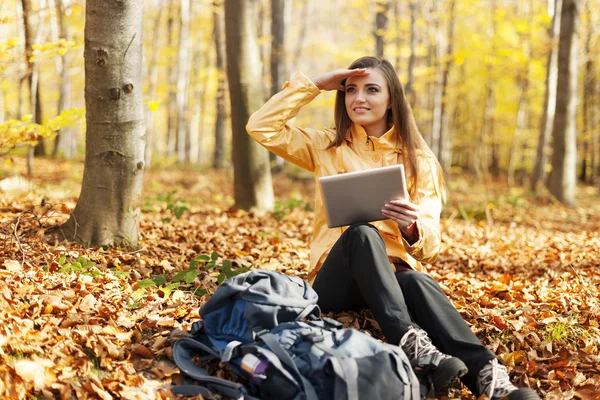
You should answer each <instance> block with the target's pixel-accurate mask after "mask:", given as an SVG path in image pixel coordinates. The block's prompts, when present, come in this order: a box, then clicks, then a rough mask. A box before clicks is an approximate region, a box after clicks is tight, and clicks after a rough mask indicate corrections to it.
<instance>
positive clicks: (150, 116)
mask: <svg viewBox="0 0 600 400" xmlns="http://www.w3.org/2000/svg"><path fill="white" fill-rule="evenodd" d="M164 3H165V1H164V0H159V2H158V12H157V13H156V17H155V18H154V31H153V32H152V44H153V46H150V47H153V49H151V51H152V56H151V57H150V62H149V64H150V68H149V71H148V100H149V101H157V86H158V55H159V53H160V45H159V43H160V34H161V31H160V20H161V16H162V14H163V13H162V8H163V7H164ZM144 112H145V113H146V149H145V152H144V154H145V156H144V159H145V163H146V168H150V165H151V163H152V155H153V153H154V149H155V148H156V138H155V137H154V118H155V116H156V112H155V111H152V110H150V107H146V108H145V110H144Z"/></svg>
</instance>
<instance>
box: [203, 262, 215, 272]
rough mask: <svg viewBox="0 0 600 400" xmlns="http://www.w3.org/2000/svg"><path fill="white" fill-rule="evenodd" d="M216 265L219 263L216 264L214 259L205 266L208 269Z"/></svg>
mask: <svg viewBox="0 0 600 400" xmlns="http://www.w3.org/2000/svg"><path fill="white" fill-rule="evenodd" d="M216 265H217V264H216V263H215V262H214V261H211V262H209V263H207V264H206V266H205V268H206V269H207V270H209V269H211V268H214V267H215V266H216Z"/></svg>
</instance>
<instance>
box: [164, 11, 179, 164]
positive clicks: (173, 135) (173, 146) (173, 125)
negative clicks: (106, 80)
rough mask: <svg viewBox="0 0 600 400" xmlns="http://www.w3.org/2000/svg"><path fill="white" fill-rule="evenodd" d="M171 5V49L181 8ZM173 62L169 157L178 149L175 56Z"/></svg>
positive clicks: (168, 123) (168, 119)
mask: <svg viewBox="0 0 600 400" xmlns="http://www.w3.org/2000/svg"><path fill="white" fill-rule="evenodd" d="M169 4H170V7H169V20H168V22H167V29H168V31H169V49H173V48H174V47H175V41H176V37H175V29H176V25H175V24H176V22H175V21H176V20H177V21H178V20H179V19H178V18H175V17H176V15H177V13H178V12H179V8H178V6H177V3H176V2H170V3H169ZM171 59H172V61H173V62H171V63H169V67H168V75H169V104H168V110H167V113H168V117H167V157H171V156H172V155H173V154H175V153H176V151H177V91H176V90H177V68H176V65H177V64H176V62H175V57H174V56H171Z"/></svg>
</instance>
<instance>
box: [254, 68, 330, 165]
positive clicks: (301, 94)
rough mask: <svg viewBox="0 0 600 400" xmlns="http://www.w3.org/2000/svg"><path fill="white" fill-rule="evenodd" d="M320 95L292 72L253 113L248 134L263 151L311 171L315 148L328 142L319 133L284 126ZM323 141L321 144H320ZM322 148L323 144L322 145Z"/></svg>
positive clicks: (317, 89) (307, 82)
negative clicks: (277, 91)
mask: <svg viewBox="0 0 600 400" xmlns="http://www.w3.org/2000/svg"><path fill="white" fill-rule="evenodd" d="M319 93H320V90H319V88H317V87H316V86H315V85H314V83H313V82H312V81H311V80H310V79H308V78H307V77H306V76H305V75H303V74H302V73H299V72H297V73H295V74H294V75H293V76H292V78H291V81H290V82H286V83H285V84H284V85H283V90H282V91H281V92H279V93H277V94H275V95H274V96H273V97H271V99H270V100H269V101H267V102H266V103H265V105H263V106H262V107H261V108H260V109H259V110H258V111H256V112H255V113H254V114H252V116H250V119H249V120H248V124H247V125H246V130H247V131H248V134H249V135H250V136H251V137H252V138H253V139H254V140H256V141H257V142H258V143H260V144H261V145H262V146H263V147H265V148H266V149H267V150H269V151H271V152H273V153H275V154H277V155H278V156H280V157H281V158H283V159H285V160H287V161H289V162H291V163H293V164H296V165H297V166H299V167H301V168H304V169H307V170H309V171H314V170H315V145H318V146H321V145H323V144H324V143H326V142H328V139H327V137H326V136H325V134H324V132H323V131H318V130H314V129H305V128H299V127H296V126H293V125H290V124H288V121H289V120H291V119H292V118H294V117H295V116H296V115H297V114H298V112H299V111H300V109H301V108H302V107H303V106H304V105H306V104H308V103H309V102H310V101H312V100H313V99H314V98H315V97H317V96H318V95H319ZM321 142H323V143H321ZM325 145H326V144H325Z"/></svg>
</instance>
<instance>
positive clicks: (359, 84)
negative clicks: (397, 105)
mask: <svg viewBox="0 0 600 400" xmlns="http://www.w3.org/2000/svg"><path fill="white" fill-rule="evenodd" d="M369 71H370V74H369V75H365V76H351V77H349V78H348V79H347V80H346V98H345V100H346V111H347V112H348V116H350V119H351V120H352V122H354V123H355V124H357V125H362V126H363V127H364V128H365V130H366V131H367V132H368V131H369V128H376V127H381V129H383V131H381V133H379V135H382V134H383V133H385V131H386V130H387V118H386V115H387V111H388V109H389V108H390V94H389V89H388V85H387V82H386V80H385V78H384V76H383V74H382V73H381V71H379V69H377V68H376V69H369ZM368 133H369V132H368ZM373 133H375V132H373ZM379 135H378V136H379Z"/></svg>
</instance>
